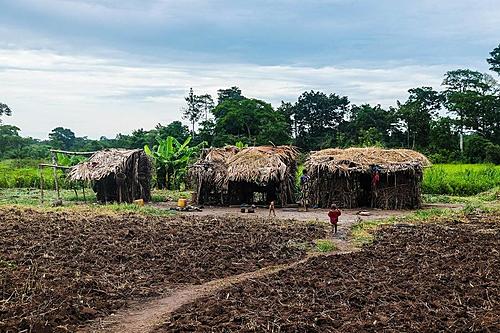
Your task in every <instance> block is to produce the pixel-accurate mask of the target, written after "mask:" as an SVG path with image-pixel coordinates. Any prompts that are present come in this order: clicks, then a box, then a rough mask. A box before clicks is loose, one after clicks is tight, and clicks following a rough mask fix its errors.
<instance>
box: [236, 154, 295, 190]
mask: <svg viewBox="0 0 500 333" xmlns="http://www.w3.org/2000/svg"><path fill="white" fill-rule="evenodd" d="M297 157H298V152H297V150H296V149H295V148H294V147H292V146H277V147H274V146H261V147H249V148H245V149H243V150H241V151H240V152H239V153H238V154H236V155H234V156H232V157H231V158H230V159H229V160H228V180H230V181H238V182H240V181H242V182H253V183H260V184H263V183H268V182H272V181H277V182H279V181H282V180H284V179H285V178H286V176H287V174H288V173H289V172H290V170H291V168H290V166H291V165H292V164H293V165H295V163H296V160H297ZM293 170H295V169H293Z"/></svg>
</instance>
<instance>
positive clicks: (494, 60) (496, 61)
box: [486, 44, 500, 75]
mask: <svg viewBox="0 0 500 333" xmlns="http://www.w3.org/2000/svg"><path fill="white" fill-rule="evenodd" d="M490 55H491V58H488V59H486V61H487V62H488V64H490V65H491V67H490V70H492V71H494V72H497V74H498V75H500V44H499V45H498V46H497V47H496V48H495V49H493V51H491V52H490Z"/></svg>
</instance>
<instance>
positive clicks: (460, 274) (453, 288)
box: [162, 217, 500, 332]
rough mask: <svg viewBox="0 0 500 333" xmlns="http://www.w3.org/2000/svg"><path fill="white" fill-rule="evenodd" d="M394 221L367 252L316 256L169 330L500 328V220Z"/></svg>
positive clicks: (187, 311) (190, 314)
mask: <svg viewBox="0 0 500 333" xmlns="http://www.w3.org/2000/svg"><path fill="white" fill-rule="evenodd" d="M488 219H493V217H482V218H478V217H474V218H472V219H470V220H469V221H468V223H461V222H460V223H459V222H448V223H445V224H434V225H422V226H408V225H400V226H396V227H391V228H385V229H384V230H382V231H381V232H380V233H378V236H377V237H376V241H375V242H374V244H372V245H371V246H369V247H367V248H365V249H364V250H363V251H360V252H357V253H352V254H348V255H335V256H328V257H317V258H313V259H311V260H309V261H308V262H307V263H305V264H303V265H300V266H297V267H296V268H294V269H291V270H288V271H283V272H279V273H277V274H274V275H269V276H267V277H264V278H260V279H256V280H253V281H248V282H245V283H242V284H237V285H235V286H232V287H230V288H226V289H224V290H222V291H220V292H218V293H216V294H214V295H212V296H210V297H205V298H202V299H200V300H198V301H196V302H195V303H193V304H191V305H186V306H184V307H182V308H180V309H179V310H178V311H176V312H175V313H174V314H173V315H172V316H171V318H170V320H169V321H168V322H166V323H165V324H164V326H163V327H162V331H165V332H187V331H189V332H229V331H231V332H233V331H237V332H264V331H265V332H270V331H271V332H381V331H384V332H436V331H440V332H442V331H446V332H465V331H483V332H493V331H495V332H498V331H499V330H500V279H499V272H500V252H499V251H500V250H499V249H500V224H499V223H498V222H499V221H500V220H499V219H498V218H496V222H495V223H484V222H486V221H487V220H488Z"/></svg>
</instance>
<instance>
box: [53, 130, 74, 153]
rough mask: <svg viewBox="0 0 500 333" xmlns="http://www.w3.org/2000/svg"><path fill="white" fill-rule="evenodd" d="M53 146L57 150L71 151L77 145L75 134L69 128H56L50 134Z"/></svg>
mask: <svg viewBox="0 0 500 333" xmlns="http://www.w3.org/2000/svg"><path fill="white" fill-rule="evenodd" d="M49 139H50V141H51V144H52V146H53V147H55V148H59V149H63V150H70V149H71V148H72V147H73V144H74V143H75V139H76V138H75V133H73V131H72V130H70V129H69V128H63V127H56V128H54V129H53V130H52V132H50V133H49Z"/></svg>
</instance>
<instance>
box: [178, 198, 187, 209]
mask: <svg viewBox="0 0 500 333" xmlns="http://www.w3.org/2000/svg"><path fill="white" fill-rule="evenodd" d="M177 206H179V207H180V208H184V207H186V206H187V199H183V198H181V199H179V200H177Z"/></svg>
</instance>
